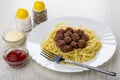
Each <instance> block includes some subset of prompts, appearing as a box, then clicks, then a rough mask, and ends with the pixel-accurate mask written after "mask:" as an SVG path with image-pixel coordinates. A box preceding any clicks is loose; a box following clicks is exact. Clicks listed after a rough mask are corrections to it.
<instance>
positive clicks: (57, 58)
mask: <svg viewBox="0 0 120 80" xmlns="http://www.w3.org/2000/svg"><path fill="white" fill-rule="evenodd" d="M41 55H42V56H43V57H45V58H47V59H48V60H50V61H54V62H60V61H62V60H64V59H63V58H62V57H60V56H58V55H56V54H54V53H52V52H50V51H48V50H46V49H42V53H41Z"/></svg>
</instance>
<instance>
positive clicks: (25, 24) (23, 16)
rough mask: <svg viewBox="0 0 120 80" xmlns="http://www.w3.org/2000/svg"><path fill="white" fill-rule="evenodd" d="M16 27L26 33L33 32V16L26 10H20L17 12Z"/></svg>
mask: <svg viewBox="0 0 120 80" xmlns="http://www.w3.org/2000/svg"><path fill="white" fill-rule="evenodd" d="M16 27H17V29H18V30H20V31H22V32H25V33H26V32H29V31H31V30H32V24H31V16H30V15H29V13H28V11H27V10H26V9H24V8H19V9H18V10H17V12H16Z"/></svg>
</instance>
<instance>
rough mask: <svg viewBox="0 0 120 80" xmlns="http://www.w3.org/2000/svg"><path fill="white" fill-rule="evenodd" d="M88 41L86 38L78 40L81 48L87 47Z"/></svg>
mask: <svg viewBox="0 0 120 80" xmlns="http://www.w3.org/2000/svg"><path fill="white" fill-rule="evenodd" d="M86 45H87V44H86V41H85V40H79V41H78V46H79V48H85V47H86Z"/></svg>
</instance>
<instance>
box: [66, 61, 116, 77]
mask: <svg viewBox="0 0 120 80" xmlns="http://www.w3.org/2000/svg"><path fill="white" fill-rule="evenodd" d="M66 62H69V63H71V64H74V65H77V66H80V67H84V68H87V69H90V70H94V71H97V72H100V73H104V74H107V75H111V76H116V73H115V72H111V71H107V70H103V69H100V68H96V67H92V66H88V65H86V64H80V63H76V62H72V61H66Z"/></svg>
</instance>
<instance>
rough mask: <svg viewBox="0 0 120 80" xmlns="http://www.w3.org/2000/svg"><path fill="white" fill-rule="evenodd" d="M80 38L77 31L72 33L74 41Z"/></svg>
mask: <svg viewBox="0 0 120 80" xmlns="http://www.w3.org/2000/svg"><path fill="white" fill-rule="evenodd" d="M79 39H80V37H79V35H78V34H77V33H73V34H72V40H73V41H78V40H79Z"/></svg>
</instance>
